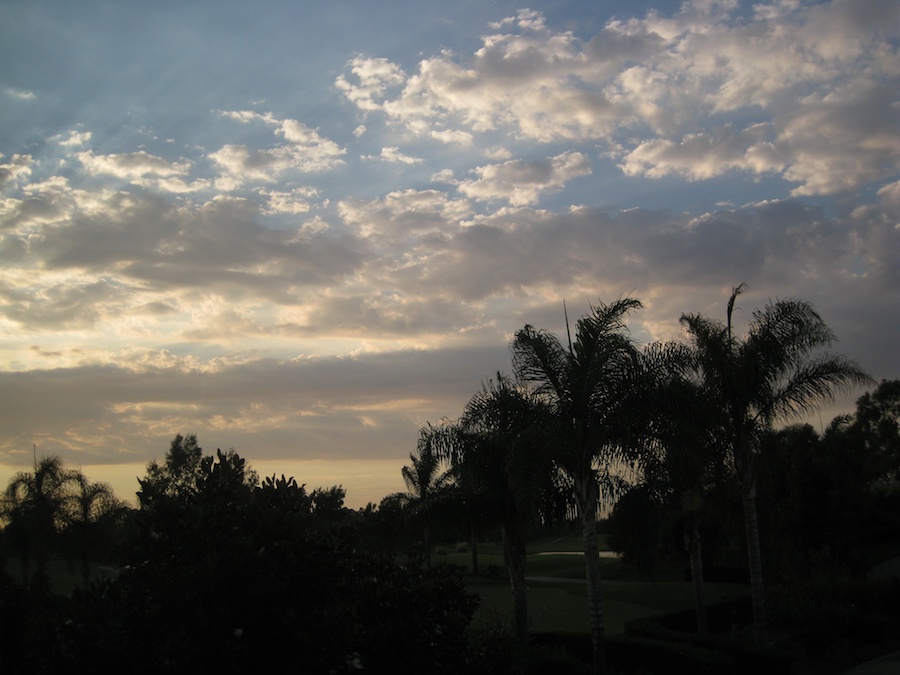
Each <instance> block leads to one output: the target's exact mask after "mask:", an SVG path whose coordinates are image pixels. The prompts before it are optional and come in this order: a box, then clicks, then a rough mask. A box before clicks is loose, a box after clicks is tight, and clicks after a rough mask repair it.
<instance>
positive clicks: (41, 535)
mask: <svg viewBox="0 0 900 675" xmlns="http://www.w3.org/2000/svg"><path fill="white" fill-rule="evenodd" d="M74 478H75V475H74V474H73V473H72V472H70V471H67V470H65V469H64V468H63V463H62V460H61V459H60V458H59V457H42V458H41V459H40V460H38V461H37V462H36V463H35V467H34V471H33V472H31V471H24V472H19V473H17V474H15V475H14V476H13V477H12V479H10V481H9V484H8V485H7V487H6V493H5V497H6V499H5V502H4V516H5V517H6V518H7V519H8V520H9V526H8V527H7V535H8V537H9V539H10V541H11V543H12V544H13V546H15V547H16V548H17V549H18V550H19V554H20V556H21V562H22V580H23V583H27V582H28V577H29V574H30V568H31V560H32V558H33V559H34V561H35V563H36V565H37V573H38V574H39V575H43V574H45V573H46V564H47V558H48V556H49V551H50V547H51V546H52V543H53V540H54V538H55V537H56V534H57V528H58V526H59V525H61V523H62V518H63V515H64V505H65V500H66V488H67V485H68V484H69V483H70V482H72V481H73V480H74Z"/></svg>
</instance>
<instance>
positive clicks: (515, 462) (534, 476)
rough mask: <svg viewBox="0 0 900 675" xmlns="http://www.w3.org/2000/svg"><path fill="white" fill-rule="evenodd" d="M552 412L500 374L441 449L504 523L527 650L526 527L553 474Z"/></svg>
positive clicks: (519, 629)
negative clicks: (549, 432)
mask: <svg viewBox="0 0 900 675" xmlns="http://www.w3.org/2000/svg"><path fill="white" fill-rule="evenodd" d="M548 412H549V411H548V410H547V409H546V406H544V405H543V403H542V402H541V401H540V400H539V399H537V398H536V397H535V396H533V395H532V394H530V393H529V392H527V391H525V390H523V389H521V388H519V387H516V386H515V385H514V384H513V383H512V382H510V380H509V379H508V378H506V377H504V376H503V375H501V374H499V373H498V374H497V379H496V381H489V382H488V383H487V384H486V385H484V386H483V387H482V389H481V391H479V392H478V393H477V394H475V395H474V396H473V397H472V399H471V400H470V401H469V403H468V404H467V405H466V409H465V411H464V413H463V416H462V417H461V418H460V420H459V422H458V423H457V424H451V425H448V426H446V427H445V429H447V431H448V433H447V434H445V435H444V436H443V437H442V438H443V440H444V442H443V443H441V444H440V445H439V446H438V452H439V454H440V455H441V457H443V458H445V459H448V460H449V461H450V463H451V465H452V466H453V467H455V468H456V469H457V470H458V472H459V474H460V475H464V476H466V477H467V480H468V481H469V483H470V488H471V489H472V491H473V492H474V493H475V496H476V499H477V500H478V503H479V504H480V505H481V509H482V513H483V515H484V517H486V518H487V519H488V520H489V521H490V522H496V523H499V524H500V527H501V530H502V535H503V557H504V561H505V563H506V567H507V571H508V573H509V579H510V588H511V591H512V599H513V616H514V623H515V631H516V636H517V638H518V640H519V643H520V646H521V647H523V648H524V647H525V646H526V645H527V642H528V606H527V596H526V586H525V529H526V528H527V527H528V525H529V524H530V522H531V521H532V518H533V514H534V511H535V506H536V502H537V497H538V495H539V493H540V489H541V488H542V487H543V485H544V483H545V482H547V481H548V480H549V476H550V475H551V469H552V457H551V455H550V453H549V452H547V451H546V441H545V438H546V437H545V434H544V430H545V429H546V422H547V418H548Z"/></svg>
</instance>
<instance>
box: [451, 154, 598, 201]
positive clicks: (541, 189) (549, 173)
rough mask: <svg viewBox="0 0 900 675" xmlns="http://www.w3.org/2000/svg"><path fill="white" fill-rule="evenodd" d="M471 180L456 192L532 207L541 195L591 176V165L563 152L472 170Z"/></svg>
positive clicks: (481, 198)
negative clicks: (539, 158)
mask: <svg viewBox="0 0 900 675" xmlns="http://www.w3.org/2000/svg"><path fill="white" fill-rule="evenodd" d="M473 173H475V175H476V176H477V178H475V179H474V180H468V181H461V182H460V183H459V185H458V188H459V191H460V192H462V193H463V194H465V195H466V196H468V197H472V198H473V199H480V200H495V199H505V200H508V201H509V203H510V204H512V205H513V206H523V205H526V204H533V203H535V202H537V201H538V199H539V198H540V195H541V194H542V193H545V192H553V191H556V190H560V189H562V188H563V187H564V186H565V184H566V183H567V182H569V181H570V180H572V179H574V178H577V177H579V176H586V175H589V174H590V173H591V162H590V159H588V157H587V156H586V155H584V154H583V153H580V152H566V153H563V154H561V155H557V156H556V157H550V158H548V159H546V160H543V161H538V162H528V161H524V160H510V161H508V162H504V163H502V164H487V165H485V166H480V167H478V168H476V169H474V170H473Z"/></svg>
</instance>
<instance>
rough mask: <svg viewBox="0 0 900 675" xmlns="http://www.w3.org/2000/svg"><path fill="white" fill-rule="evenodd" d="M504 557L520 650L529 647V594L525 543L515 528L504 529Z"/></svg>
mask: <svg viewBox="0 0 900 675" xmlns="http://www.w3.org/2000/svg"><path fill="white" fill-rule="evenodd" d="M502 532H503V557H504V559H505V560H506V570H507V572H508V573H509V584H510V589H511V590H512V601H513V623H514V626H515V631H516V641H517V642H518V643H519V648H520V649H522V650H524V649H525V647H527V646H528V594H527V587H526V584H525V542H523V541H522V537H521V536H519V533H518V531H517V530H516V529H515V528H509V527H506V526H504V527H503V530H502Z"/></svg>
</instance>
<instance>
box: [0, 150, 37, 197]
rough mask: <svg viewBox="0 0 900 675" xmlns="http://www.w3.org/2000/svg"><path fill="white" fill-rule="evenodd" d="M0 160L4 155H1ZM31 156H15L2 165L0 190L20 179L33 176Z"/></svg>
mask: <svg viewBox="0 0 900 675" xmlns="http://www.w3.org/2000/svg"><path fill="white" fill-rule="evenodd" d="M0 159H3V154H2V153H0ZM31 165H32V159H31V155H19V154H16V155H13V156H12V157H11V158H10V160H9V161H8V162H4V163H2V164H0V188H2V187H4V186H5V185H6V184H7V183H9V182H11V181H14V180H16V179H17V178H19V177H24V176H30V175H31Z"/></svg>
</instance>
